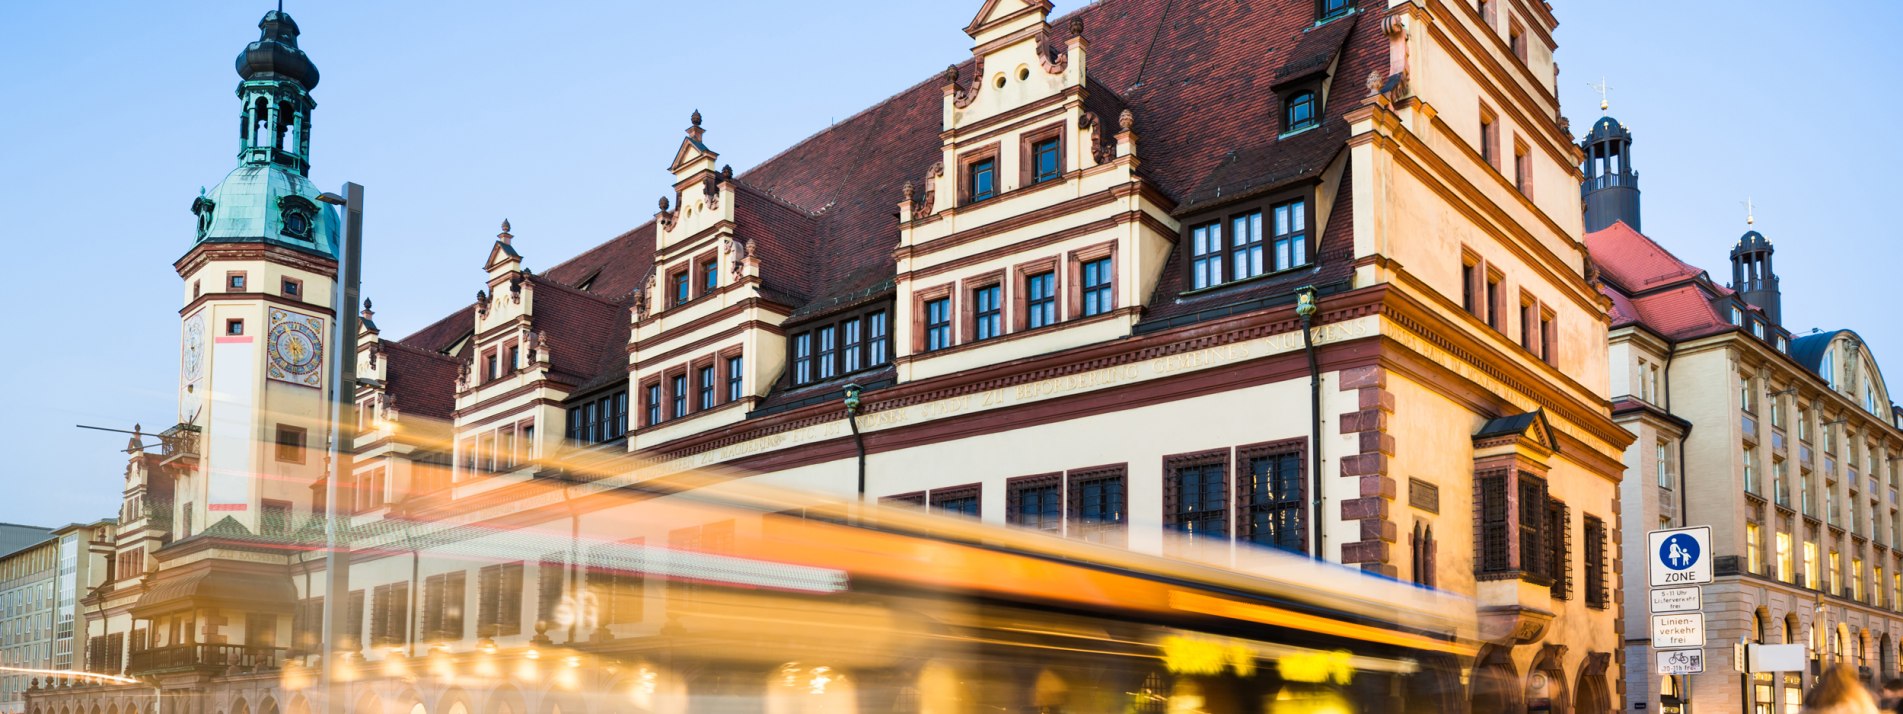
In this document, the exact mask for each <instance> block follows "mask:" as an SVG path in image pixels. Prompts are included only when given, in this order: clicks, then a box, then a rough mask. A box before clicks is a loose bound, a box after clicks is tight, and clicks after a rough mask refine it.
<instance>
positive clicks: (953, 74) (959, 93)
mask: <svg viewBox="0 0 1903 714" xmlns="http://www.w3.org/2000/svg"><path fill="white" fill-rule="evenodd" d="M973 70H974V71H973V72H972V79H971V86H970V87H966V86H965V85H962V84H959V83H958V66H957V65H952V66H951V67H950V68H948V69H946V70H945V77H946V79H950V80H951V85H952V106H955V107H957V108H959V109H964V108H965V107H969V106H971V103H972V102H975V101H978V92H979V91H980V90H982V89H984V86H985V58H983V57H979V58H978V60H977V61H976V62H974V63H973Z"/></svg>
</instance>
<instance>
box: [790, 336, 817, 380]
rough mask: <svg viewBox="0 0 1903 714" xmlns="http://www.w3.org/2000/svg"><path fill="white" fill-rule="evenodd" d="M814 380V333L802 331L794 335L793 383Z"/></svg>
mask: <svg viewBox="0 0 1903 714" xmlns="http://www.w3.org/2000/svg"><path fill="white" fill-rule="evenodd" d="M812 381H813V333H811V332H802V333H800V334H797V335H794V336H793V383H794V384H796V385H798V384H809V383H811V382H812Z"/></svg>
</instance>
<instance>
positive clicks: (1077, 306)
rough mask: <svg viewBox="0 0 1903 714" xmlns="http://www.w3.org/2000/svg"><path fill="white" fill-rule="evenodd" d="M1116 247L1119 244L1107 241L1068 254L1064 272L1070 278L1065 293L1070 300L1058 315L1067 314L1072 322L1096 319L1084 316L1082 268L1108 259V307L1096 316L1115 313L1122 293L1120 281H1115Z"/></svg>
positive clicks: (1120, 303) (1120, 301)
mask: <svg viewBox="0 0 1903 714" xmlns="http://www.w3.org/2000/svg"><path fill="white" fill-rule="evenodd" d="M1118 245H1119V243H1118V241H1116V240H1107V241H1104V242H1102V243H1097V244H1095V245H1087V246H1084V247H1082V248H1078V249H1076V250H1073V251H1071V252H1070V254H1069V260H1068V269H1067V270H1066V272H1068V273H1069V275H1068V276H1067V277H1069V278H1070V281H1069V282H1070V287H1069V290H1067V291H1066V294H1067V296H1068V297H1069V298H1070V306H1069V307H1070V309H1069V311H1068V312H1066V311H1064V310H1063V305H1061V304H1060V305H1059V314H1060V315H1064V314H1067V315H1069V318H1070V319H1072V320H1077V319H1082V318H1085V317H1096V315H1085V314H1084V266H1085V265H1086V264H1089V263H1092V262H1095V261H1098V260H1101V259H1104V258H1109V259H1110V307H1109V308H1108V309H1105V310H1104V311H1103V312H1100V313H1097V314H1098V315H1108V314H1110V313H1113V312H1116V311H1117V308H1118V307H1120V306H1121V305H1122V304H1123V300H1122V296H1121V294H1120V293H1121V292H1122V284H1121V283H1122V281H1120V280H1117V267H1118V265H1117V246H1118Z"/></svg>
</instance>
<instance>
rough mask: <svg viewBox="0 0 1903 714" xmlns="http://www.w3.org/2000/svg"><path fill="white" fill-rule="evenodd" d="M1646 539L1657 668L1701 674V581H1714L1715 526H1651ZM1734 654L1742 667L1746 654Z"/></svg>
mask: <svg viewBox="0 0 1903 714" xmlns="http://www.w3.org/2000/svg"><path fill="white" fill-rule="evenodd" d="M1645 544H1646V550H1647V551H1648V553H1649V555H1648V556H1647V563H1646V572H1647V574H1648V575H1649V576H1650V580H1651V585H1652V591H1651V598H1650V599H1651V607H1652V610H1651V615H1652V628H1651V629H1652V653H1653V666H1654V671H1656V672H1657V673H1658V674H1662V675H1665V676H1668V677H1677V676H1683V675H1688V674H1701V673H1703V672H1704V671H1705V613H1704V612H1703V611H1704V609H1705V598H1704V592H1703V590H1702V589H1701V588H1700V587H1699V586H1701V585H1704V584H1706V583H1709V582H1711V577H1712V569H1711V557H1710V553H1711V526H1696V527H1692V528H1674V529H1670V530H1661V531H1652V532H1650V533H1647V534H1646V538H1645ZM1735 659H1736V660H1737V661H1738V663H1739V665H1740V666H1742V664H1743V662H1744V656H1743V654H1742V653H1738V655H1737V656H1736V657H1735ZM1745 677H1746V678H1747V679H1749V677H1750V675H1748V674H1747V675H1745ZM1747 694H1748V692H1747ZM1681 696H1683V695H1682V694H1681Z"/></svg>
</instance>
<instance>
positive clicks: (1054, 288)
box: [1005, 256, 1065, 333]
mask: <svg viewBox="0 0 1903 714" xmlns="http://www.w3.org/2000/svg"><path fill="white" fill-rule="evenodd" d="M1058 261H1059V257H1058V256H1048V257H1044V258H1039V259H1037V260H1030V261H1025V262H1022V263H1018V264H1017V265H1015V266H1012V268H1011V276H1012V278H1011V281H1012V283H1013V284H1014V285H1016V286H1017V289H1016V290H1013V291H1011V295H1010V296H1009V297H1010V302H1009V304H1010V306H1011V309H1010V311H1009V312H1010V314H1009V315H1007V318H1008V319H1006V320H1005V325H1007V326H1008V327H1009V329H1010V331H1011V332H1014V333H1015V332H1024V331H1026V330H1042V329H1045V328H1049V327H1056V326H1057V325H1059V324H1061V323H1062V322H1063V321H1064V297H1065V295H1064V275H1063V271H1060V270H1058ZM1045 273H1049V274H1050V276H1051V303H1052V309H1051V315H1052V317H1051V321H1050V322H1049V323H1046V324H1044V325H1040V326H1038V327H1031V303H1030V300H1031V278H1032V277H1035V276H1038V275H1043V274H1045Z"/></svg>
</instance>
